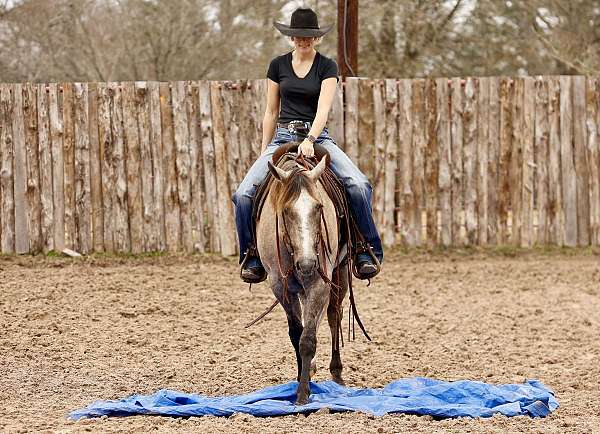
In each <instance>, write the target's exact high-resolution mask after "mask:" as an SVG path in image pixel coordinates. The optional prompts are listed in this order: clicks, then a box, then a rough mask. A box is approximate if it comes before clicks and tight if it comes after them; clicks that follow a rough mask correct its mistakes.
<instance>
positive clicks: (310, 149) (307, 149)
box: [298, 139, 315, 157]
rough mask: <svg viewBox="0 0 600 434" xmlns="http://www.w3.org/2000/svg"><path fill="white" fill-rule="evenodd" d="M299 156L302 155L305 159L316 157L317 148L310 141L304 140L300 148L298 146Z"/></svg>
mask: <svg viewBox="0 0 600 434" xmlns="http://www.w3.org/2000/svg"><path fill="white" fill-rule="evenodd" d="M298 154H302V155H304V156H305V157H314V156H315V147H314V146H313V144H312V142H311V141H310V140H308V139H304V140H302V143H300V146H298Z"/></svg>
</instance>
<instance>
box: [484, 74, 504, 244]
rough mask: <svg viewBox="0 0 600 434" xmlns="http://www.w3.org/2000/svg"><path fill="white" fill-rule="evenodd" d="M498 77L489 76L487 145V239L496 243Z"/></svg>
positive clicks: (498, 129)
mask: <svg viewBox="0 0 600 434" xmlns="http://www.w3.org/2000/svg"><path fill="white" fill-rule="evenodd" d="M500 86H501V84H500V79H499V78H498V77H491V78H490V112H489V115H488V119H489V133H488V137H489V141H488V143H489V147H488V164H487V171H488V181H487V185H488V187H487V197H488V212H487V213H488V218H487V240H488V244H491V245H496V244H498V242H499V241H500V238H499V230H500V225H499V216H498V210H499V208H498V199H499V192H500V182H499V181H500V179H499V173H500V164H499V160H500V155H501V154H500Z"/></svg>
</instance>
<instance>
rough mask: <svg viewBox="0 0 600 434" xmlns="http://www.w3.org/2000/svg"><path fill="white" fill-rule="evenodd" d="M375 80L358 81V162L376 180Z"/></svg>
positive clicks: (369, 176) (372, 180)
mask: <svg viewBox="0 0 600 434" xmlns="http://www.w3.org/2000/svg"><path fill="white" fill-rule="evenodd" d="M374 83H375V81H374V80H370V79H366V78H361V79H360V80H359V81H358V158H357V159H356V160H353V161H355V162H357V163H358V166H359V167H360V169H361V170H362V172H363V173H364V174H365V175H366V176H367V178H369V181H371V183H372V184H373V183H374V182H375V175H376V174H375V153H376V152H375V149H376V147H375V146H374V144H375V119H374V117H373V108H374V104H373V86H374Z"/></svg>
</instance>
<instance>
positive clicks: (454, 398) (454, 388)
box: [69, 377, 558, 420]
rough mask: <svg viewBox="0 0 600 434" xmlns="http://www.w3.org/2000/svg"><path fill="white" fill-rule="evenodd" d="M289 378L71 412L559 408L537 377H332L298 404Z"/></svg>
mask: <svg viewBox="0 0 600 434" xmlns="http://www.w3.org/2000/svg"><path fill="white" fill-rule="evenodd" d="M297 385H298V383H297V382H295V381H293V382H290V383H286V384H282V385H277V386H271V387H266V388H264V389H261V390H257V391H256V392H252V393H248V394H246V395H237V396H225V397H207V396H202V395H196V394H188V393H182V392H176V391H172V390H166V389H163V390H160V391H158V392H156V393H154V394H153V395H145V396H144V395H133V396H130V397H128V398H125V399H122V400H118V401H96V402H94V403H93V404H91V405H89V406H88V407H87V408H84V409H81V410H75V411H73V412H72V413H71V414H70V415H69V417H70V418H72V419H75V420H77V419H80V418H82V417H99V416H103V415H107V416H131V415H138V414H152V415H163V416H206V415H212V416H230V415H232V414H234V413H247V414H251V415H254V416H281V415H287V414H295V413H310V412H313V411H316V410H318V409H320V408H323V407H327V408H329V409H330V410H331V411H361V412H365V413H371V414H374V415H376V416H383V415H384V414H386V413H409V414H419V415H431V416H434V417H436V418H449V417H460V416H470V417H489V416H492V415H494V414H496V413H500V414H503V415H505V416H519V415H528V416H532V417H544V416H546V415H548V414H549V413H550V412H551V411H554V410H555V409H556V408H558V402H557V401H556V399H555V398H554V393H553V392H552V391H551V390H550V389H548V388H547V387H546V386H544V385H543V384H542V383H540V382H539V381H536V380H528V381H526V382H525V383H523V384H504V385H491V384H486V383H482V382H479V381H467V380H462V381H453V382H447V381H439V380H434V379H430V378H420V377H418V378H407V379H402V380H397V381H394V382H392V383H390V384H388V385H387V386H385V387H384V388H382V389H358V388H350V387H344V386H340V385H338V384H336V383H334V382H333V381H323V382H321V383H311V386H310V390H311V395H310V402H309V403H308V404H306V405H302V406H296V405H294V401H295V399H296V387H297Z"/></svg>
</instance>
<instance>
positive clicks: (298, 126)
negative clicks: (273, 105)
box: [277, 121, 311, 134]
mask: <svg viewBox="0 0 600 434" xmlns="http://www.w3.org/2000/svg"><path fill="white" fill-rule="evenodd" d="M310 127H311V123H310V122H305V121H290V122H282V123H279V122H278V123H277V128H284V129H286V130H288V131H289V132H290V133H292V134H293V133H296V132H298V131H302V132H306V133H308V132H309V131H310Z"/></svg>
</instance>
